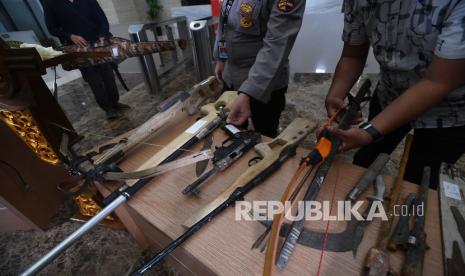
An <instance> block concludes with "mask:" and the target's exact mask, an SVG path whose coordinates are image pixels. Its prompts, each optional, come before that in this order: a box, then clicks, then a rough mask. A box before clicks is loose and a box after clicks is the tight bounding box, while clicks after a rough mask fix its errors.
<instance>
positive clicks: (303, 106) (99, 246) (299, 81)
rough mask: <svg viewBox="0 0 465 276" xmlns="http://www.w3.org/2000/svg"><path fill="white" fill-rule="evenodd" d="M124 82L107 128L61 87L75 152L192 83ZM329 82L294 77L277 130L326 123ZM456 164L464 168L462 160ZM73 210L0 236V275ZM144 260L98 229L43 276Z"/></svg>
mask: <svg viewBox="0 0 465 276" xmlns="http://www.w3.org/2000/svg"><path fill="white" fill-rule="evenodd" d="M123 77H124V78H125V80H126V81H127V83H128V86H129V87H130V88H131V91H130V92H126V91H124V90H123V89H122V87H120V89H119V90H120V93H121V102H123V103H126V104H129V105H131V106H132V109H131V110H129V111H128V112H126V114H125V116H123V117H121V118H120V119H118V120H114V121H110V122H109V121H107V120H106V118H105V114H104V112H103V111H101V110H100V109H99V108H98V106H97V105H96V104H95V101H94V99H93V97H92V94H91V92H90V90H89V87H88V86H87V84H86V83H85V82H84V81H83V80H82V79H76V80H74V81H71V82H69V83H67V84H65V85H62V86H61V87H60V92H59V102H60V104H61V106H62V107H63V109H64V110H65V112H66V114H67V116H68V117H69V119H70V120H71V121H72V123H73V126H74V128H75V129H76V131H77V132H78V133H79V134H81V135H83V136H84V137H85V138H84V139H83V140H82V141H81V142H80V143H79V144H78V145H76V146H77V147H76V149H77V151H79V152H85V151H87V150H89V149H91V148H92V147H94V146H96V145H98V144H101V143H103V142H105V141H107V140H108V139H111V138H113V137H115V136H118V135H120V134H122V133H124V132H126V131H128V130H130V129H132V128H134V127H136V126H138V125H140V124H141V123H143V122H145V121H146V120H147V119H148V118H150V117H151V116H153V115H154V114H155V113H156V112H157V110H156V106H157V104H158V103H160V101H161V100H162V99H163V98H165V97H167V96H169V95H172V94H173V93H175V92H177V91H179V90H183V89H184V90H185V89H189V88H190V87H191V86H192V85H193V84H194V83H195V82H196V81H195V78H194V76H193V67H192V65H191V64H187V65H184V66H181V67H180V68H177V69H176V70H175V71H173V72H171V73H169V74H168V75H167V76H165V77H164V78H163V79H162V86H163V88H164V89H163V90H164V95H156V96H153V95H149V94H147V92H146V91H145V87H144V84H143V79H142V77H141V76H140V75H138V74H124V75H123ZM331 78H332V74H295V75H294V77H293V78H292V80H291V83H290V85H289V90H288V93H287V104H286V109H285V111H284V112H283V115H282V120H281V126H280V128H281V129H284V128H285V127H286V126H287V124H289V122H290V121H291V120H292V119H293V118H295V117H296V116H308V117H310V118H311V119H313V120H315V121H317V122H322V121H323V120H325V119H326V111H325V108H324V104H323V103H324V98H325V95H326V93H327V91H328V88H329V85H330V83H331ZM363 78H370V79H372V80H374V81H376V79H377V76H376V75H365V76H363ZM363 78H362V79H363ZM355 89H357V86H356V87H355ZM364 109H366V107H364ZM365 112H366V110H365ZM306 141H307V142H305V143H304V146H305V147H311V146H312V144H313V142H312V141H315V137H314V136H313V137H310V138H309V139H307V140H306ZM400 154H401V151H400V150H396V151H395V153H394V154H393V158H392V161H390V163H389V164H388V167H387V170H386V172H385V173H387V174H391V175H395V174H396V170H397V167H398V160H399V158H400ZM352 155H353V152H348V153H346V154H344V155H343V156H342V157H341V158H344V159H346V160H347V161H349V162H350V161H351V157H352ZM460 164H461V166H462V168H465V165H464V164H465V162H464V161H463V160H462V161H461V163H460ZM73 210H74V208H73V205H72V203H70V202H68V204H67V205H66V206H64V207H63V211H62V212H60V215H59V216H58V217H57V219H56V220H55V221H54V222H53V223H52V225H51V226H50V228H49V229H48V230H47V231H17V232H13V233H0V244H1V245H2V246H1V247H0V275H16V274H17V273H18V272H19V271H21V269H24V268H25V267H26V266H27V264H29V263H30V262H31V261H32V260H35V259H37V258H38V257H39V256H41V255H43V254H44V252H46V251H47V250H49V249H51V248H52V247H53V246H54V245H55V244H57V243H58V242H59V241H61V240H62V239H63V238H64V237H65V236H67V235H68V234H69V233H71V232H72V231H74V230H75V229H77V227H79V225H80V224H79V223H77V222H72V221H69V217H70V216H71V214H72V213H73V212H72V211H73ZM149 252H150V251H149ZM145 256H146V252H143V251H142V250H141V249H140V248H139V247H138V246H137V244H136V243H135V241H134V240H133V239H132V238H131V236H130V235H129V234H128V233H127V232H126V231H121V230H119V231H118V230H111V229H108V228H104V227H97V228H95V229H93V230H92V232H91V233H90V234H88V235H86V236H85V237H84V238H83V239H81V240H80V241H78V242H77V243H76V244H75V245H73V247H72V248H70V249H69V250H68V251H66V252H65V253H64V254H62V255H60V257H59V258H58V259H57V260H55V261H54V262H53V263H52V264H50V265H49V266H48V267H47V268H46V269H45V270H44V271H43V273H42V275H126V274H127V273H128V272H130V271H131V270H132V269H134V268H135V267H136V266H137V264H140V263H141V262H142V260H143V259H144V258H145ZM176 274H177V273H176V271H175V270H174V269H172V268H170V267H167V266H165V265H161V266H159V267H157V268H156V269H155V270H154V271H152V272H150V274H149V275H176Z"/></svg>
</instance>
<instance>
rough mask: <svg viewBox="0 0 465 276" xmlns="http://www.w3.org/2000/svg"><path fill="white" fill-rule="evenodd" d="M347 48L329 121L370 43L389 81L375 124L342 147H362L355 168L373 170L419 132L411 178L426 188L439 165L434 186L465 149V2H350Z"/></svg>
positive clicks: (349, 135) (345, 134)
mask: <svg viewBox="0 0 465 276" xmlns="http://www.w3.org/2000/svg"><path fill="white" fill-rule="evenodd" d="M343 12H344V17H345V20H344V31H343V35H342V38H343V41H344V48H343V51H342V55H341V58H340V60H339V63H338V65H337V68H336V73H335V76H334V79H333V82H332V85H331V88H330V90H329V93H328V95H327V98H326V108H327V111H328V116H331V115H333V114H334V113H335V112H336V111H337V110H338V109H339V108H341V107H342V106H343V99H344V97H345V96H346V95H347V93H348V92H349V90H350V88H351V87H352V85H353V84H354V83H355V82H356V81H357V79H358V78H359V76H360V74H361V73H362V71H363V68H364V66H365V62H366V58H367V55H368V51H369V48H370V46H371V47H372V48H373V53H374V55H375V57H376V60H377V61H378V63H379V65H380V67H381V74H380V75H381V79H380V81H379V83H378V86H377V88H376V91H375V93H374V96H373V99H372V100H371V103H370V114H369V117H368V119H369V122H367V123H364V124H362V125H361V126H360V128H350V129H348V130H346V131H342V130H335V129H333V130H331V131H332V133H333V134H335V135H336V136H337V137H339V138H340V139H342V141H343V145H342V147H341V150H343V151H345V150H349V149H352V148H358V147H361V148H360V149H359V150H358V152H357V153H356V154H355V157H354V164H356V165H360V166H364V167H367V166H369V165H370V164H371V163H372V162H373V161H374V160H375V158H376V157H377V156H378V154H379V153H382V152H384V153H391V152H392V151H393V150H394V149H395V148H396V146H397V145H398V144H399V143H400V141H401V140H402V139H403V138H404V136H405V135H406V134H407V133H408V132H410V130H411V129H412V128H413V129H414V139H413V144H412V148H411V151H410V156H409V161H408V164H407V169H406V175H405V179H406V180H408V181H411V182H414V183H421V176H422V170H423V168H424V167H425V166H431V168H432V176H431V185H430V187H431V188H436V187H437V185H438V182H439V180H438V177H439V176H438V172H439V166H440V164H441V162H448V163H455V162H456V161H457V160H458V159H459V158H460V156H461V155H462V154H463V153H464V152H465V86H464V84H465V2H464V1H457V0H449V1H431V0H425V1H418V0H394V1H388V2H386V1H363V0H345V1H344V4H343Z"/></svg>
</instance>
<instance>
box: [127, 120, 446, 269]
mask: <svg viewBox="0 0 465 276" xmlns="http://www.w3.org/2000/svg"><path fill="white" fill-rule="evenodd" d="M194 120H195V118H194V117H188V116H187V115H184V114H180V115H178V116H176V117H175V118H174V120H173V121H172V122H170V123H169V124H168V125H166V126H164V127H163V128H162V129H160V130H159V131H158V132H157V133H156V134H155V135H154V136H153V137H151V138H150V139H149V140H148V141H147V144H149V145H146V146H141V147H138V148H137V149H136V150H134V151H133V152H132V153H131V154H130V155H128V157H127V158H126V159H125V160H124V161H123V162H122V163H121V164H120V167H121V168H122V169H123V170H128V171H130V170H134V169H136V168H137V167H138V166H140V165H141V164H142V163H143V162H144V161H145V160H147V159H148V158H150V157H151V156H153V154H155V153H156V152H157V151H158V150H159V149H160V148H161V147H162V146H163V145H166V144H168V143H169V141H171V140H172V139H173V138H174V137H176V136H177V135H178V134H179V133H181V132H182V131H184V130H185V129H186V128H187V127H188V126H189V125H190V124H191V123H192V122H193V121H194ZM225 138H226V135H225V134H224V133H223V131H222V130H216V131H215V133H214V145H217V146H218V145H220V144H221V142H222V141H223V140H224V139H225ZM200 147H201V143H199V144H198V145H196V146H195V147H193V148H192V149H191V150H192V151H198V150H200ZM306 152H308V151H306V150H304V149H298V152H297V155H296V156H295V157H294V158H292V159H290V160H288V161H287V162H286V163H285V164H284V165H283V166H282V167H281V169H280V170H279V171H277V172H275V173H274V174H273V175H272V176H271V177H269V178H268V179H267V180H266V181H264V182H263V183H261V184H260V185H259V186H258V187H256V188H255V189H254V190H252V191H251V192H250V193H249V194H247V195H246V196H245V200H246V201H249V202H250V201H252V200H279V198H280V196H281V193H282V192H283V191H284V189H285V187H286V186H287V184H288V182H289V180H290V179H291V177H292V175H293V174H294V172H295V171H296V169H297V167H298V165H299V162H300V158H301V157H302V156H303V155H304V154H305V153H306ZM254 156H256V153H255V152H254V151H253V150H252V151H250V152H249V153H247V154H246V155H245V156H243V157H242V158H241V159H240V160H238V161H237V162H236V163H234V164H233V165H232V166H231V167H230V168H228V169H227V170H225V171H224V172H221V173H219V174H218V175H216V176H214V177H213V178H211V179H210V180H209V181H208V182H207V183H205V184H204V186H203V187H202V190H201V195H200V197H187V196H184V195H183V194H182V193H181V191H182V190H183V189H184V187H185V186H187V185H188V184H190V183H192V182H193V181H194V180H195V179H196V176H195V166H194V165H191V166H188V167H184V168H182V169H177V170H175V171H172V172H169V173H166V174H164V175H161V176H159V177H156V178H155V179H154V180H152V181H151V182H150V183H149V184H148V185H147V186H146V187H144V188H143V189H142V190H141V191H140V192H139V193H137V194H136V195H135V196H134V197H133V198H132V199H131V200H130V201H129V203H128V204H129V206H130V207H131V208H132V209H133V210H134V211H135V212H137V213H138V214H139V215H140V216H142V217H143V218H144V219H145V220H146V221H147V222H149V223H150V224H151V225H152V226H154V227H155V228H157V229H158V230H160V231H161V232H163V233H165V234H166V235H167V236H168V237H170V238H172V239H175V238H177V237H178V236H179V235H181V234H182V233H183V232H184V230H185V228H184V227H183V226H182V223H183V222H184V221H185V220H187V219H188V218H189V217H190V216H191V215H193V214H195V213H196V212H197V211H198V210H200V209H201V208H202V207H203V206H205V205H206V204H207V203H208V202H210V201H212V200H213V199H214V198H215V197H216V196H217V195H219V194H220V193H221V192H222V191H224V190H225V189H226V188H227V187H228V186H229V185H230V184H231V183H232V182H233V181H234V180H235V179H236V178H237V177H238V176H239V175H240V174H241V173H242V172H243V171H245V170H246V169H247V166H248V161H249V160H250V159H252V158H253V157H254ZM210 166H211V164H210V165H209V167H210ZM363 172H364V169H363V168H360V167H357V166H354V165H351V164H347V163H344V162H343V161H341V160H336V161H335V162H334V163H333V166H332V168H331V170H330V172H329V173H328V176H327V178H326V181H325V184H324V185H323V186H322V189H321V191H320V193H319V195H318V198H317V200H331V196H332V193H333V189H334V185H337V187H336V188H335V191H336V192H335V200H342V199H344V198H345V195H346V194H347V193H348V192H349V190H350V189H351V188H352V187H353V186H354V185H355V183H356V182H357V181H358V179H359V177H360V176H361V175H362V173H363ZM385 179H386V184H387V185H388V187H390V185H391V183H392V177H389V176H386V178H385ZM418 188H419V186H417V185H415V184H412V183H408V182H405V184H404V185H403V196H402V198H404V197H405V196H406V195H407V194H408V193H410V192H417V191H418ZM388 191H389V190H388ZM372 193H373V189H372V187H370V188H369V190H368V191H367V192H366V193H365V194H364V195H363V196H362V197H361V200H362V199H363V200H366V197H367V196H369V195H371V194H372ZM428 196H429V199H428V206H427V211H426V233H427V244H428V245H429V247H430V249H429V250H428V251H427V252H426V256H425V263H424V270H423V272H424V275H442V273H443V272H442V271H443V269H442V266H443V264H442V257H441V233H440V221H439V210H438V195H437V192H436V191H433V190H430V192H429V193H428ZM326 224H327V222H325V221H307V222H306V224H305V227H306V228H309V229H315V230H317V229H319V230H321V231H324V229H325V227H326ZM345 225H346V222H337V221H331V222H330V226H329V227H330V228H329V229H330V230H329V232H331V233H335V232H340V231H342V230H343V229H344V228H345ZM379 225H380V221H379V220H375V221H374V222H372V223H370V224H369V225H368V226H367V227H366V229H365V235H364V238H363V240H362V242H361V244H360V246H359V248H358V253H357V256H356V258H355V259H354V257H353V255H352V252H344V253H334V252H325V253H324V255H323V260H322V266H321V275H335V274H336V273H343V274H347V273H350V274H352V275H353V274H356V275H358V274H360V272H361V271H362V267H363V262H364V259H365V256H366V253H367V252H368V250H369V248H371V247H373V246H374V245H375V243H376V242H375V241H376V239H377V233H378V230H379ZM263 230H264V227H263V226H262V225H261V224H260V223H258V222H256V221H236V220H235V212H234V208H229V209H228V210H225V211H224V212H223V213H221V214H220V215H218V216H217V217H216V218H214V219H213V220H212V221H211V222H210V223H208V224H207V225H206V226H204V227H203V228H202V229H201V230H200V231H199V232H197V233H196V234H195V235H194V236H193V237H191V238H190V239H189V240H188V241H187V242H186V243H184V244H183V245H182V246H183V248H184V249H185V250H186V251H187V252H189V253H190V254H191V255H192V256H193V257H194V258H195V259H196V260H197V261H198V262H201V263H202V264H203V265H205V266H207V267H208V268H209V269H211V271H213V272H215V273H217V274H219V275H237V274H241V275H261V274H262V270H263V264H264V257H265V254H264V253H261V252H260V251H259V250H251V249H250V248H251V245H252V244H253V242H254V241H255V240H256V238H257V237H258V236H259V235H260V234H261V233H262V232H263ZM320 256H321V250H316V249H311V248H308V247H304V246H302V245H297V246H296V248H295V250H294V253H293V254H292V256H291V258H290V260H289V262H288V264H287V265H286V267H285V268H284V269H283V270H280V269H278V268H276V269H275V274H279V275H280V274H282V275H315V274H316V273H317V269H318V264H319V261H320ZM402 261H403V253H401V252H396V253H395V254H391V264H392V267H393V269H394V270H395V271H400V268H401V265H402Z"/></svg>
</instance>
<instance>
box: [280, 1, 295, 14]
mask: <svg viewBox="0 0 465 276" xmlns="http://www.w3.org/2000/svg"><path fill="white" fill-rule="evenodd" d="M277 5H278V10H280V11H282V12H290V11H292V10H293V9H294V7H295V4H294V0H278V3H277Z"/></svg>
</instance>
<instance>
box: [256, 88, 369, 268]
mask: <svg viewBox="0 0 465 276" xmlns="http://www.w3.org/2000/svg"><path fill="white" fill-rule="evenodd" d="M370 86H371V81H370V80H366V81H365V82H364V83H363V84H362V86H361V87H360V89H359V91H358V93H357V95H356V96H355V97H354V98H352V96H350V97H349V106H348V108H347V110H346V111H345V114H344V116H343V118H342V120H341V121H340V123H339V126H338V127H339V128H340V129H348V128H349V127H350V125H351V123H352V121H353V119H354V118H355V116H356V115H357V112H358V111H359V110H360V105H361V103H362V102H363V101H365V100H366V99H367V96H368V94H369V92H370ZM340 111H341V110H340ZM338 113H339V112H338ZM335 116H337V114H336V115H335ZM330 122H331V119H330ZM330 122H329V123H328V124H327V125H329V124H330ZM341 143H342V142H341V140H339V139H337V138H336V137H334V136H332V135H331V134H330V133H329V131H328V130H327V129H326V128H325V129H324V130H323V131H322V133H321V134H320V137H318V142H317V144H316V146H315V148H314V149H313V150H312V151H311V152H310V153H309V154H308V155H307V156H306V157H304V158H303V159H302V161H301V165H300V167H299V168H298V169H297V171H296V172H295V174H294V176H293V177H292V179H291V181H290V182H289V184H288V186H287V188H286V190H285V191H284V193H283V195H282V197H281V203H282V204H285V202H286V201H288V200H289V199H290V197H291V195H292V194H297V193H298V191H299V190H300V188H301V187H302V186H303V185H302V184H303V183H304V182H305V181H306V180H307V177H308V176H310V172H311V170H313V168H314V167H315V166H317V165H318V164H320V163H322V165H321V166H320V168H319V169H318V171H317V172H316V173H315V176H314V178H313V179H312V182H311V183H310V185H309V187H308V190H307V192H306V193H305V196H304V200H305V201H308V200H313V199H315V198H316V196H317V195H318V192H319V190H320V188H321V185H322V184H323V182H324V179H325V177H326V175H327V173H328V171H329V168H330V167H331V164H332V161H333V159H334V158H335V156H336V154H337V152H338V149H339V146H340V145H341ZM306 170H307V173H306V174H305V175H304V177H303V178H301V175H302V174H303V173H304V172H305V171H306ZM299 178H301V179H300V182H298V180H299ZM283 221H284V213H280V214H276V215H275V216H274V218H273V224H272V226H271V232H270V238H269V241H268V247H267V251H266V257H265V264H264V269H263V275H271V273H272V271H273V267H274V263H275V260H276V253H277V249H278V242H279V231H280V228H281V225H282V224H283ZM303 224H304V219H303V218H302V220H298V221H294V222H293V225H292V227H291V230H290V231H289V234H288V236H287V237H286V239H285V243H284V245H283V247H282V249H281V253H280V257H279V259H278V265H279V266H280V267H283V266H284V264H285V262H286V260H287V259H288V258H289V256H290V254H291V253H292V251H293V248H294V246H295V243H296V242H297V239H298V238H299V236H300V233H301V232H302V230H303Z"/></svg>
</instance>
